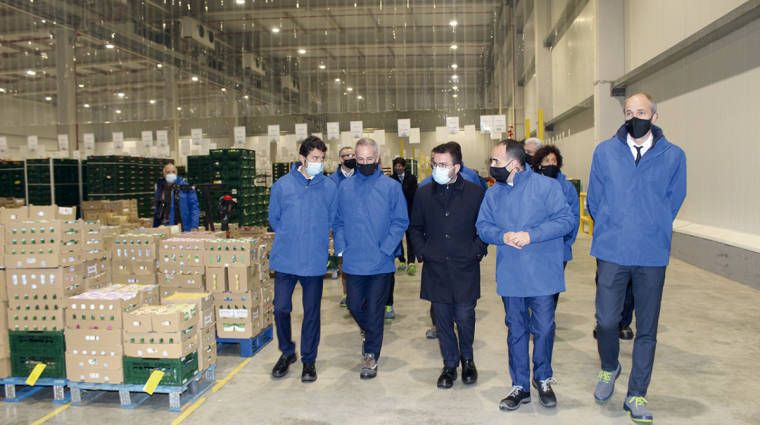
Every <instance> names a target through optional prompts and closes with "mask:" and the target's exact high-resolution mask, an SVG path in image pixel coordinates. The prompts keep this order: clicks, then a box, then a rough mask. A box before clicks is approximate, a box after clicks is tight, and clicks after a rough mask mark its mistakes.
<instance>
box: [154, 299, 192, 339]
mask: <svg viewBox="0 0 760 425" xmlns="http://www.w3.org/2000/svg"><path fill="white" fill-rule="evenodd" d="M198 313H199V311H198V308H197V307H196V305H195V304H168V305H162V306H159V308H158V309H156V310H154V311H153V312H152V314H151V317H152V320H153V330H154V331H156V332H178V331H183V330H185V329H188V328H190V327H198Z"/></svg>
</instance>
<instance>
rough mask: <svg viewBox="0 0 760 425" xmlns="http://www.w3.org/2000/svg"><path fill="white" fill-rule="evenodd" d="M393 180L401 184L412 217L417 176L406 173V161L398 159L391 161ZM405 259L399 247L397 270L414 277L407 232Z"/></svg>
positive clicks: (402, 249) (411, 253)
mask: <svg viewBox="0 0 760 425" xmlns="http://www.w3.org/2000/svg"><path fill="white" fill-rule="evenodd" d="M393 179H394V180H396V181H397V182H399V183H401V190H402V191H403V192H404V198H406V208H407V209H408V212H409V217H410V218H411V217H412V207H413V205H414V194H415V193H416V192H417V176H415V175H413V174H412V173H407V172H406V160H405V159H404V158H401V157H398V158H396V159H394V160H393ZM406 254H407V255H406V258H404V246H403V244H402V245H401V255H399V256H398V257H397V258H398V259H399V261H401V264H400V265H399V268H400V269H401V270H403V269H407V272H408V273H409V275H410V276H414V273H415V272H416V271H417V269H416V268H415V266H414V246H413V245H412V243H411V242H410V241H409V231H407V232H406Z"/></svg>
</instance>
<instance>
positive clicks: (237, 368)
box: [211, 357, 253, 393]
mask: <svg viewBox="0 0 760 425" xmlns="http://www.w3.org/2000/svg"><path fill="white" fill-rule="evenodd" d="M252 359H253V357H249V358H247V359H245V360H244V361H243V362H242V363H240V364H239V365H238V366H237V367H236V368H235V369H233V370H232V372H230V373H229V374H227V376H225V377H224V379H222V380H221V381H218V382H217V383H216V385H214V388H212V389H211V392H212V393H215V392H217V391H218V390H219V388H222V387H223V386H224V384H226V383H227V381H229V380H230V379H232V377H233V376H235V375H236V374H237V373H238V372H240V369H242V368H244V367H245V365H247V364H248V362H250V361H251V360H252Z"/></svg>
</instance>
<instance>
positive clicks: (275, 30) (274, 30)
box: [272, 27, 280, 34]
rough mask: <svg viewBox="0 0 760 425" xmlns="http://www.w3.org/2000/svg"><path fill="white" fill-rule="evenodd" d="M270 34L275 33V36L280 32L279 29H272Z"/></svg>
mask: <svg viewBox="0 0 760 425" xmlns="http://www.w3.org/2000/svg"><path fill="white" fill-rule="evenodd" d="M272 32H273V33H275V34H277V33H279V32H280V28H279V27H272Z"/></svg>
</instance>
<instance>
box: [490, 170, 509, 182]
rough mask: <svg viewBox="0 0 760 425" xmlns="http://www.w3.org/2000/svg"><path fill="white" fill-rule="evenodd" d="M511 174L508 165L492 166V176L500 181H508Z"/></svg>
mask: <svg viewBox="0 0 760 425" xmlns="http://www.w3.org/2000/svg"><path fill="white" fill-rule="evenodd" d="M509 174H510V172H509V170H507V167H491V177H493V179H494V180H496V181H497V182H499V183H506V182H507V179H508V178H509Z"/></svg>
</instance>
